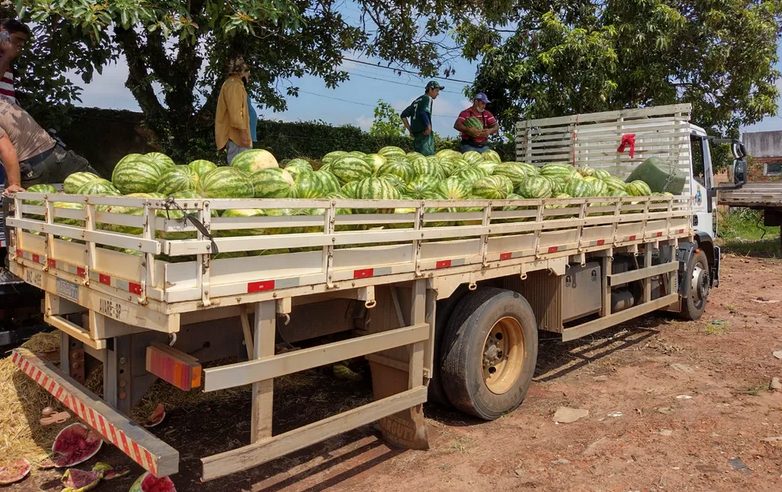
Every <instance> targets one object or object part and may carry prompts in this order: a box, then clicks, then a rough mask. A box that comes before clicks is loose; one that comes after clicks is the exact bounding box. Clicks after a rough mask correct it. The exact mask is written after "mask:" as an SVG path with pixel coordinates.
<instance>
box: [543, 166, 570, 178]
mask: <svg viewBox="0 0 782 492" xmlns="http://www.w3.org/2000/svg"><path fill="white" fill-rule="evenodd" d="M574 174H577V172H576V168H574V167H573V166H571V165H570V164H567V163H564V164H563V163H555V162H553V163H551V164H546V165H544V166H543V167H541V168H540V175H541V176H551V177H555V176H556V177H561V178H564V179H569V178H571V177H572V176H573V175H574Z"/></svg>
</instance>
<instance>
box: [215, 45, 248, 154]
mask: <svg viewBox="0 0 782 492" xmlns="http://www.w3.org/2000/svg"><path fill="white" fill-rule="evenodd" d="M249 76H250V69H249V67H248V66H247V64H246V63H245V62H244V59H243V58H241V57H237V58H234V59H233V60H231V61H230V62H229V63H228V79H227V80H226V81H225V82H223V87H222V88H221V89H220V96H219V97H218V98H217V112H216V113H215V144H217V149H218V150H222V149H226V150H227V151H228V164H230V163H231V161H232V160H233V158H234V157H236V155H237V154H238V153H239V152H242V151H243V150H248V149H251V148H252V146H253V143H252V140H251V138H250V108H249V107H248V99H247V89H245V87H244V84H245V83H246V82H247V78H248V77H249Z"/></svg>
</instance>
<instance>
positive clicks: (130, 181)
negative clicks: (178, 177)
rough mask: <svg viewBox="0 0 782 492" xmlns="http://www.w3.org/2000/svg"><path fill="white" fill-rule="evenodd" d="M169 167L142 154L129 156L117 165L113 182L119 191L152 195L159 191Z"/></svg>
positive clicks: (113, 174) (112, 177)
mask: <svg viewBox="0 0 782 492" xmlns="http://www.w3.org/2000/svg"><path fill="white" fill-rule="evenodd" d="M166 170H168V167H166V166H161V165H160V164H156V163H154V162H152V161H150V160H149V159H148V158H147V157H146V156H143V155H141V154H128V155H126V156H125V157H123V158H122V159H120V161H119V162H118V163H117V165H116V166H115V167H114V172H112V173H111V181H112V183H114V186H116V187H117V189H118V190H119V191H121V192H122V193H123V194H125V195H127V194H128V193H150V192H153V191H155V190H156V189H157V182H158V181H159V180H160V178H161V176H163V173H164V172H165V171H166Z"/></svg>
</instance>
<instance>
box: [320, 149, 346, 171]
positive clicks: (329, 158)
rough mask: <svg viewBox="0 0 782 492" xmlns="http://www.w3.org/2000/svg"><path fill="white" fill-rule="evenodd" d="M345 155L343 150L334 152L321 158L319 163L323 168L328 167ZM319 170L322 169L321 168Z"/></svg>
mask: <svg viewBox="0 0 782 492" xmlns="http://www.w3.org/2000/svg"><path fill="white" fill-rule="evenodd" d="M346 155H348V153H347V152H345V151H344V150H334V151H332V152H329V153H328V154H326V155H324V156H323V157H321V159H320V162H322V163H323V165H324V166H329V165H331V164H333V163H334V161H336V160H337V159H340V158H342V157H345V156H346ZM321 169H323V167H322V166H321Z"/></svg>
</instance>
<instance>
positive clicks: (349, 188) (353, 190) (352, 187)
mask: <svg viewBox="0 0 782 492" xmlns="http://www.w3.org/2000/svg"><path fill="white" fill-rule="evenodd" d="M359 183H360V181H351V182H350V183H345V184H344V185H342V188H340V190H339V191H340V193H342V194H343V195H345V196H346V197H348V198H358V196H357V193H358V184H359Z"/></svg>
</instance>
